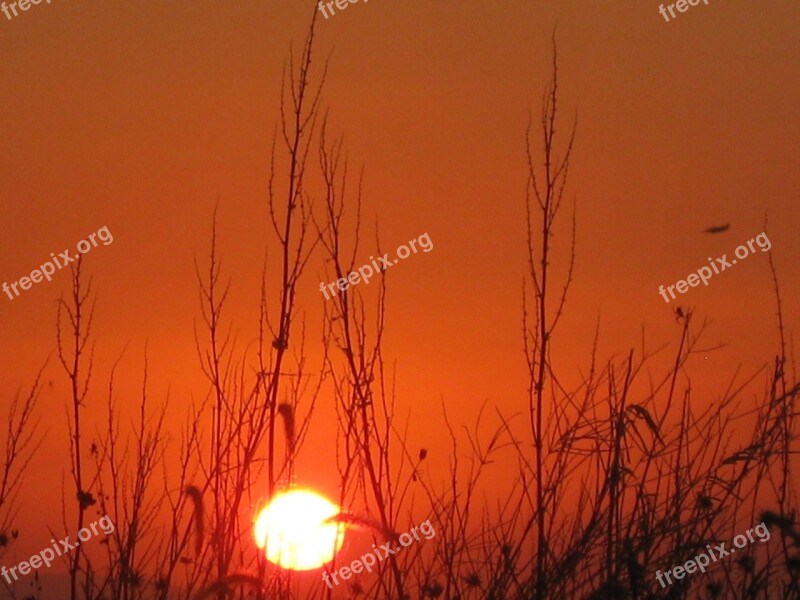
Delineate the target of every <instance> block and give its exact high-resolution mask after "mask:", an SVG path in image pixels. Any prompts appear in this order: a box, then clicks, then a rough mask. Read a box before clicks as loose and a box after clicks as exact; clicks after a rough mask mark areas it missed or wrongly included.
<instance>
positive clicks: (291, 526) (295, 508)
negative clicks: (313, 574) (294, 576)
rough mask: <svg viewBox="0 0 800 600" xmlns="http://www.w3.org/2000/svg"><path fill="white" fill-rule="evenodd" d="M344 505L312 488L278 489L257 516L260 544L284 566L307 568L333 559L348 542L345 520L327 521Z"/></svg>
mask: <svg viewBox="0 0 800 600" xmlns="http://www.w3.org/2000/svg"><path fill="white" fill-rule="evenodd" d="M340 512H341V510H340V508H339V507H338V506H336V505H335V504H333V503H332V502H330V501H329V500H328V499H327V498H325V497H324V496H322V495H320V494H318V493H317V492H315V491H313V490H309V489H301V488H294V489H291V490H288V491H285V492H278V493H277V494H276V495H275V497H274V498H273V500H272V502H270V503H269V504H268V505H267V506H266V507H264V508H263V509H262V510H261V511H260V512H259V513H258V515H257V516H256V520H255V526H254V535H255V541H256V546H258V547H259V548H261V549H263V548H265V547H266V554H267V560H268V561H269V562H271V563H273V564H276V565H278V566H279V567H282V568H284V569H292V570H294V571H307V570H309V569H317V568H319V567H321V566H323V565H324V564H325V563H328V562H330V561H332V560H333V556H334V554H335V553H336V552H338V551H339V550H341V548H342V543H343V542H344V524H342V523H335V522H326V520H327V519H330V518H331V517H333V516H335V515H338V514H339V513H340Z"/></svg>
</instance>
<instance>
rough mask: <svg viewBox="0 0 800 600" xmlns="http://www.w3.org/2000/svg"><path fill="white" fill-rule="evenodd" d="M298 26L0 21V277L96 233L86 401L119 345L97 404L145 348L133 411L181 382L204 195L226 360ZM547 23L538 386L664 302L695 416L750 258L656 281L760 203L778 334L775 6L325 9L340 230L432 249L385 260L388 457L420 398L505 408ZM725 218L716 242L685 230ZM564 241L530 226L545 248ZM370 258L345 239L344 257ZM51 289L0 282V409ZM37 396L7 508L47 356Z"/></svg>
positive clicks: (729, 343)
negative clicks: (559, 156) (690, 320)
mask: <svg viewBox="0 0 800 600" xmlns="http://www.w3.org/2000/svg"><path fill="white" fill-rule="evenodd" d="M310 12H311V6H310V4H309V5H308V6H301V5H300V3H299V2H266V3H263V2H252V1H249V0H248V1H245V2H239V3H219V2H210V1H208V0H194V1H192V2H186V1H176V2H147V3H141V2H140V3H135V2H120V1H118V0H115V1H113V2H108V1H105V2H100V1H92V0H82V1H80V2H67V1H65V0H53V1H52V3H51V4H49V5H48V4H44V3H42V4H39V5H36V6H33V7H31V9H30V10H28V11H27V12H25V13H22V14H21V15H20V16H19V17H17V18H15V19H13V20H11V21H9V20H6V19H5V17H3V16H2V15H0V56H2V57H3V58H2V66H0V106H2V107H3V109H4V110H3V117H2V120H0V139H2V145H3V150H4V152H3V154H4V156H3V160H2V161H0V223H2V225H3V227H2V252H0V279H1V280H2V281H7V282H11V281H14V280H17V279H19V278H20V277H22V276H24V275H26V274H29V273H30V271H31V270H33V269H35V268H36V267H37V266H38V265H40V264H41V263H42V262H44V260H45V259H47V258H48V257H49V255H50V253H51V252H56V253H58V252H61V251H62V250H63V249H65V248H72V247H74V245H75V244H76V243H77V242H78V241H79V240H81V239H83V238H85V237H86V236H87V235H88V234H89V233H92V232H94V231H96V230H97V229H99V228H100V227H102V226H104V225H105V226H107V227H108V228H109V230H110V231H111V232H112V234H113V236H114V242H113V244H111V245H109V246H101V247H99V248H97V249H95V250H93V251H92V252H91V253H90V254H89V255H87V261H86V264H87V269H88V271H89V272H91V274H92V275H93V276H94V285H95V289H96V291H97V294H98V303H97V316H96V324H95V334H96V340H97V347H96V353H97V367H96V370H95V380H94V386H93V389H94V391H95V392H96V394H94V395H93V396H92V398H91V402H95V403H97V405H99V404H100V403H102V401H103V395H102V394H103V390H104V389H105V387H106V385H107V378H108V369H109V367H110V362H111V361H112V360H113V359H114V358H115V357H116V356H117V355H118V354H119V352H120V351H121V350H122V348H123V347H124V346H125V345H126V344H128V351H127V354H126V361H125V363H124V367H123V369H122V372H121V384H120V385H121V387H123V388H124V389H125V390H126V391H125V393H126V394H128V396H127V397H129V398H135V397H136V393H137V391H138V389H139V381H140V379H141V364H142V355H143V352H144V346H145V344H147V345H148V350H149V354H150V376H151V391H152V393H153V400H154V402H161V401H163V398H164V397H165V395H166V391H167V389H169V390H170V394H171V397H172V400H173V402H174V405H173V407H172V411H171V415H172V416H171V419H173V421H172V422H173V423H174V424H177V423H179V422H180V419H181V415H182V414H184V410H185V407H186V406H187V404H188V402H189V401H190V399H191V397H192V396H194V397H195V398H202V397H203V395H204V394H205V392H206V384H205V381H204V380H203V378H202V375H201V373H200V371H199V367H198V363H197V358H196V354H195V349H194V337H193V321H194V320H195V319H198V318H199V310H198V292H197V285H196V281H195V274H194V266H193V258H194V257H195V256H197V257H198V259H199V260H200V261H201V264H204V261H205V257H206V256H207V253H208V245H209V233H210V222H211V215H212V212H213V209H214V206H215V204H216V203H217V202H218V203H219V229H220V250H221V252H222V255H223V260H224V267H225V269H226V272H227V273H228V274H229V275H230V276H231V278H232V280H233V287H232V292H231V299H230V304H229V310H228V312H227V315H228V317H229V318H231V319H232V321H233V326H234V328H235V329H236V330H237V331H238V332H239V336H240V338H239V339H240V344H241V345H242V346H244V345H245V344H246V343H248V342H250V341H251V340H252V339H253V338H254V332H255V323H256V322H257V315H258V313H257V307H258V286H259V278H260V266H261V260H262V257H263V252H264V248H265V244H266V243H267V240H268V239H271V238H268V237H267V236H268V234H269V231H270V229H269V226H268V219H267V213H266V205H265V189H266V184H267V168H268V159H269V148H270V144H271V136H272V132H273V128H274V127H275V125H276V123H277V120H278V118H279V113H278V104H277V101H278V98H279V94H280V76H281V68H282V65H283V63H284V61H285V59H286V56H287V51H288V48H289V45H290V43H294V47H295V49H297V48H299V46H300V44H301V42H302V39H303V36H304V34H305V31H306V27H307V24H308V20H309V17H310ZM556 24H557V40H558V46H559V66H560V75H561V80H560V90H561V103H562V104H561V106H562V108H563V113H562V115H563V116H564V119H565V120H564V121H563V125H562V129H561V131H562V132H566V131H567V129H568V127H569V122H570V121H571V119H572V118H573V115H574V114H575V112H576V111H577V115H578V133H577V138H576V147H575V153H574V157H573V162H572V167H571V169H572V173H571V180H570V186H569V192H568V199H569V200H570V201H572V200H573V199H575V200H576V201H577V207H578V208H577V211H578V212H577V214H578V241H577V264H576V272H575V284H574V288H573V291H572V295H571V297H570V300H569V304H568V312H567V315H566V316H565V318H564V321H563V328H562V330H561V334H560V336H558V337H557V338H556V339H555V342H554V346H553V353H554V357H553V358H554V361H555V362H556V363H557V364H559V365H560V366H561V369H562V372H563V373H564V376H565V377H566V378H567V380H570V379H571V380H572V381H573V382H574V381H576V380H577V377H578V375H579V373H581V372H582V371H585V370H586V368H587V365H588V358H589V352H590V350H591V344H592V337H593V333H594V328H595V325H596V323H597V322H598V321H599V323H600V345H599V355H600V357H601V358H607V357H609V356H612V355H617V356H619V355H624V354H625V353H627V350H628V349H629V348H630V347H635V348H639V347H640V345H641V332H642V330H643V329H644V330H645V331H646V332H647V340H648V346H649V347H650V348H655V347H658V346H661V345H662V344H663V343H666V342H673V341H674V340H675V339H676V336H677V334H678V330H679V327H678V325H677V324H676V322H675V318H674V315H673V314H672V309H673V307H674V304H681V305H683V306H693V307H694V308H695V310H696V315H697V318H698V319H701V318H708V319H709V320H710V321H711V323H710V325H709V327H708V329H707V334H706V335H707V337H706V338H705V339H706V342H707V343H706V345H707V346H709V347H710V346H716V345H718V344H726V346H725V347H724V349H722V350H719V351H716V352H713V353H710V354H709V355H708V358H707V359H705V358H704V356H698V357H697V362H696V363H695V364H694V365H693V366H694V367H695V370H694V372H693V375H694V380H693V385H694V387H695V389H696V390H697V391H698V392H697V393H698V396H697V397H698V398H700V399H702V400H701V401H713V400H714V398H716V397H718V395H719V394H720V393H721V392H722V389H723V386H724V384H725V382H727V381H728V379H729V378H730V377H731V376H732V374H733V373H734V371H735V370H736V369H737V368H738V367H740V366H741V367H742V369H743V372H744V373H752V372H753V371H755V370H756V369H758V368H760V367H761V366H763V365H764V364H767V363H770V362H771V360H772V357H773V355H774V353H775V351H776V344H777V338H776V333H775V302H774V295H773V292H772V288H771V280H770V274H769V270H768V262H767V256H766V255H765V254H762V253H760V252H759V253H757V254H756V255H754V256H751V257H749V258H748V259H747V260H746V261H742V262H741V263H740V264H738V265H736V267H734V268H733V269H731V270H728V271H726V272H725V273H723V274H720V275H719V276H717V277H715V278H714V279H712V280H711V282H710V284H709V287H707V288H697V289H692V290H690V291H689V292H688V293H687V294H686V295H685V296H684V297H682V298H681V300H680V302H679V303H673V305H669V306H667V305H666V304H665V303H664V301H663V300H662V299H661V297H660V296H659V295H658V292H657V289H658V286H659V285H660V284H665V285H668V284H672V283H674V282H675V281H677V280H678V279H683V278H684V277H685V276H686V275H687V274H689V273H691V272H693V271H695V270H696V269H697V268H699V267H701V266H703V265H704V264H705V263H706V259H707V257H709V256H720V255H722V254H723V253H728V254H729V255H730V254H732V252H733V249H734V248H735V247H736V246H737V245H739V244H741V243H744V242H746V241H747V240H749V239H750V238H752V237H754V236H755V235H757V234H758V233H760V232H761V231H762V229H763V221H764V216H765V214H766V213H767V212H768V214H769V229H768V232H769V238H770V240H771V242H772V255H773V258H774V260H775V264H776V267H777V269H778V274H779V277H780V284H781V291H782V293H783V302H784V309H785V311H786V317H787V325H788V326H789V327H793V328H795V329H796V328H797V325H798V320H797V312H796V311H795V310H794V307H796V306H797V303H798V300H799V299H800V298H798V296H799V295H800V266H798V263H797V261H796V260H795V259H796V257H797V255H798V250H799V249H800V241H798V237H797V234H796V232H797V231H798V230H800V216H799V214H798V210H797V205H798V198H799V197H800V171H798V169H797V164H798V150H797V149H798V147H800V121H799V120H798V118H797V107H798V106H799V105H800V60H798V59H799V58H800V40H798V37H797V31H798V28H800V5H798V3H797V2H793V1H791V0H763V1H761V2H752V1H749V0H726V1H724V2H723V1H721V0H710V1H709V4H708V6H705V5H703V4H701V5H699V6H698V7H695V8H693V9H691V10H689V11H688V12H687V13H685V14H681V15H680V16H679V17H678V18H677V19H675V20H674V21H672V22H669V23H666V22H664V20H663V18H662V17H661V16H660V15H659V14H658V5H657V4H656V2H655V1H647V2H637V3H618V2H617V3H612V2H592V3H587V2H585V1H581V0H563V1H560V2H558V3H545V2H539V1H534V2H529V1H525V2H523V1H521V0H512V1H508V2H501V3H490V2H477V1H476V0H461V1H459V2H455V1H451V0H444V1H443V0H438V1H436V2H432V1H430V0H428V1H425V0H403V1H402V2H399V1H393V0H372V2H369V3H367V4H364V3H358V4H354V5H352V6H350V8H349V9H347V10H346V11H345V12H341V13H338V14H336V15H335V16H333V17H331V18H329V19H328V20H321V21H320V22H319V23H318V38H317V43H318V45H317V60H316V61H315V63H314V67H315V68H317V69H319V68H320V67H321V65H322V62H323V60H324V58H325V57H326V56H328V55H329V54H330V56H331V63H330V69H329V73H328V78H327V81H326V85H325V89H324V103H325V106H326V107H327V108H328V109H329V111H330V112H329V121H330V127H331V129H332V131H336V132H341V133H343V134H344V136H345V140H346V145H347V148H348V150H349V153H350V159H351V163H352V165H353V166H360V165H362V164H363V165H364V166H365V186H364V192H365V196H364V199H365V202H364V220H365V224H366V225H367V226H368V229H369V230H371V228H372V226H373V225H374V223H375V222H376V220H377V222H378V224H379V227H380V235H381V240H382V246H384V247H385V250H384V251H386V250H393V249H394V248H395V247H397V246H398V245H399V244H401V243H404V242H406V241H408V240H410V239H412V238H416V237H417V236H419V235H420V234H421V233H424V232H427V233H428V234H429V235H430V238H431V240H432V241H433V243H434V250H433V251H432V252H430V253H427V254H418V255H416V256H414V257H412V258H409V259H408V260H407V261H405V262H404V263H402V265H399V266H398V267H397V268H396V269H393V270H392V271H391V281H390V297H389V303H388V309H389V320H388V334H387V339H386V354H387V356H388V357H389V358H390V359H391V360H393V361H396V362H395V363H394V364H395V365H396V368H397V395H398V403H399V405H400V406H401V408H402V410H401V411H400V412H401V413H402V414H406V413H407V412H409V411H410V414H411V423H412V426H411V427H410V430H409V431H410V435H411V439H412V442H413V443H415V444H421V445H426V446H428V447H431V448H433V449H434V450H437V449H438V450H439V451H440V455H441V454H442V453H444V452H446V451H447V445H446V443H445V440H444V438H443V436H441V435H440V431H441V423H442V422H441V418H440V412H441V408H440V407H441V404H442V403H444V404H445V405H446V406H447V407H448V410H449V411H451V412H452V413H453V414H454V415H456V421H457V422H459V423H470V422H472V420H473V419H474V417H475V415H476V414H477V411H478V408H479V406H480V405H481V403H482V402H484V401H487V402H488V403H489V405H490V406H494V405H496V406H498V407H500V408H501V409H502V410H504V411H506V412H507V413H508V414H510V413H513V412H516V411H519V410H522V408H523V406H524V397H525V389H526V381H525V377H524V358H523V354H522V346H521V331H520V322H521V312H520V305H521V298H520V289H521V282H522V278H523V275H524V271H525V256H524V250H525V238H524V234H525V228H524V204H523V200H524V191H525V178H526V172H525V155H524V133H525V127H526V123H527V120H528V113H529V111H532V112H533V114H534V116H535V117H537V116H538V114H539V106H540V100H541V95H542V90H543V89H544V87H545V85H546V84H547V81H548V77H549V73H550V66H551V62H550V52H551V49H550V34H551V31H552V30H553V27H554V26H556ZM317 73H319V70H318V71H317ZM727 222H730V223H731V228H730V229H729V230H728V231H727V232H725V233H723V234H719V235H713V236H711V235H704V234H702V233H701V232H702V230H703V229H704V228H706V227H708V226H710V225H717V224H722V223H727ZM567 239H568V236H567V231H566V230H563V229H562V230H559V231H558V232H557V237H556V240H555V242H556V244H557V246H558V247H559V248H560V249H561V250H563V249H564V247H565V246H564V244H565V243H566V241H567ZM375 251H376V248H375V247H374V244H373V243H372V241H371V238H370V237H368V236H366V237H365V240H364V245H363V258H364V262H367V257H368V256H369V255H370V254H374V253H375ZM561 258H563V252H562V255H561ZM556 264H557V265H559V264H561V263H560V262H559V259H557V260H556ZM323 279H324V275H323V266H322V261H321V260H317V261H315V262H312V264H311V266H310V268H309V270H308V272H307V274H306V277H305V283H304V288H303V290H302V293H301V298H300V301H301V304H302V310H303V311H304V312H305V314H306V316H307V319H308V322H309V326H310V328H311V329H310V332H309V336H308V339H307V344H308V346H309V351H310V353H311V355H312V358H313V357H318V348H315V345H318V337H319V336H318V331H317V325H318V323H319V320H320V315H321V310H322V307H321V303H322V302H323V298H322V296H321V294H320V292H319V290H318V285H319V282H320V281H321V280H323ZM68 285H69V277H68V275H67V274H66V273H65V272H61V273H59V274H57V275H56V277H55V279H54V281H53V282H51V283H47V282H43V283H40V284H38V285H35V286H34V287H33V288H32V289H31V290H29V291H27V292H24V294H23V295H22V296H21V297H19V298H16V299H14V300H13V301H11V300H9V299H8V298H7V297H6V296H5V295H0V346H2V347H3V348H4V349H5V353H4V354H5V360H4V361H3V365H4V368H2V369H0V392H2V394H3V397H4V398H9V397H10V394H11V393H12V392H13V390H15V389H17V388H18V387H19V386H27V385H28V384H29V381H30V380H31V377H32V375H33V374H34V373H35V371H36V369H37V368H38V366H39V365H40V364H41V363H42V362H43V361H44V360H45V358H46V357H47V356H48V355H49V354H50V353H51V352H52V351H53V348H54V331H55V300H56V299H57V298H58V297H59V295H60V294H62V293H65V292H66V291H67V289H68ZM47 379H52V380H53V382H54V386H53V388H49V387H48V388H46V390H45V393H44V395H43V397H42V401H41V408H42V419H43V421H42V426H43V431H44V430H46V432H47V433H46V438H45V443H44V446H43V451H42V452H40V453H39V454H38V455H37V457H36V459H35V461H34V463H33V465H34V467H33V468H32V469H31V473H34V472H35V473H36V476H35V477H33V476H30V477H29V478H28V481H27V483H28V486H29V487H28V488H26V493H25V498H26V499H27V498H30V499H31V506H41V504H43V503H45V502H46V500H47V501H49V496H50V495H52V494H57V491H58V489H59V488H60V481H61V477H62V474H63V473H65V472H66V469H68V462H67V460H66V457H67V456H68V446H67V438H66V432H65V430H64V425H63V418H62V415H63V414H64V408H63V407H64V406H65V402H66V399H67V396H66V395H65V392H66V386H65V385H64V376H63V373H61V372H60V371H59V369H58V366H57V364H56V362H55V361H51V365H50V367H49V369H48V371H47ZM7 406H8V401H4V402H3V403H2V407H3V409H7ZM329 432H330V429H329V425H328V424H326V423H325V421H324V420H320V421H319V422H318V423H316V424H315V426H314V436H312V438H311V439H310V440H309V442H308V450H307V457H308V458H306V459H301V461H302V460H305V461H306V465H307V466H306V467H305V468H306V469H307V471H306V476H307V479H308V483H311V484H314V483H319V482H324V483H322V484H321V485H330V481H331V480H330V479H329V478H330V477H331V475H330V471H331V469H332V465H333V463H332V462H331V464H330V465H326V464H324V461H323V460H322V459H320V458H319V456H320V454H319V452H315V449H316V450H318V449H320V448H324V447H325V446H326V443H327V442H326V440H328V439H329V437H328V435H329ZM59 457H64V460H61V459H60V458H59ZM26 504H27V503H26ZM22 514H23V516H24V518H25V519H29V520H30V521H29V523H31V527H32V528H34V533H31V536H32V538H33V541H31V542H30V545H31V546H32V547H34V548H38V547H40V546H41V544H37V543H35V540H36V539H37V536H38V537H42V536H44V535H45V530H44V529H43V526H44V523H45V522H50V521H47V520H46V519H45V516H46V515H43V514H41V513H40V512H39V511H29V510H28V507H27V506H26V509H25V510H24V511H23V513H22ZM37 528H38V529H37ZM22 554H23V555H24V552H23V553H22Z"/></svg>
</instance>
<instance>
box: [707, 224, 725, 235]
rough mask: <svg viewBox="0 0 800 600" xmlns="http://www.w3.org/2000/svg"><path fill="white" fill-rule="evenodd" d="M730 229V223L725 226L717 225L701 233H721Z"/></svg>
mask: <svg viewBox="0 0 800 600" xmlns="http://www.w3.org/2000/svg"><path fill="white" fill-rule="evenodd" d="M730 227H731V224H730V223H725V225H717V226H715V227H709V228H708V229H706V230H705V231H704V232H703V233H722V232H723V231H728V229H730Z"/></svg>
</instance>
